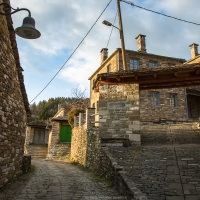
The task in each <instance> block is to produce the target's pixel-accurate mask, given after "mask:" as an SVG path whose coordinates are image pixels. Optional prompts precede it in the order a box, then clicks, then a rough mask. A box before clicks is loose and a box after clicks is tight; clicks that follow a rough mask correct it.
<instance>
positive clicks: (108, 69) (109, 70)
mask: <svg viewBox="0 0 200 200" xmlns="http://www.w3.org/2000/svg"><path fill="white" fill-rule="evenodd" d="M110 72H111V66H110V65H108V66H107V73H110Z"/></svg>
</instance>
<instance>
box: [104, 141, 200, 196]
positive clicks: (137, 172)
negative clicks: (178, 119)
mask: <svg viewBox="0 0 200 200" xmlns="http://www.w3.org/2000/svg"><path fill="white" fill-rule="evenodd" d="M107 148H108V150H109V154H110V157H112V158H113V160H114V161H115V162H117V163H118V164H119V165H120V166H123V168H124V171H125V175H126V176H127V182H130V183H134V185H135V186H136V187H137V188H138V189H139V190H141V191H142V193H145V194H146V195H147V198H148V200H200V145H197V144H184V145H159V146H155V145H151V146H150V145H149V146H138V147H128V148H125V147H107Z"/></svg>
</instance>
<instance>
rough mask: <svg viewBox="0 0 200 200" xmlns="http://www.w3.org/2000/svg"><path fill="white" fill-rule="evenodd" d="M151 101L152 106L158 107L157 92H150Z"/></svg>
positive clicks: (158, 94) (158, 95)
mask: <svg viewBox="0 0 200 200" xmlns="http://www.w3.org/2000/svg"><path fill="white" fill-rule="evenodd" d="M151 100H152V105H153V106H160V93H159V92H152V93H151Z"/></svg>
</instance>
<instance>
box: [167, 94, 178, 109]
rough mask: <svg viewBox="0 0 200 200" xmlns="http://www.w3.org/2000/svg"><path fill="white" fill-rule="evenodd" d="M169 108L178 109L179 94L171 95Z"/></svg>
mask: <svg viewBox="0 0 200 200" xmlns="http://www.w3.org/2000/svg"><path fill="white" fill-rule="evenodd" d="M169 106H170V107H171V108H178V94H177V93H170V94H169Z"/></svg>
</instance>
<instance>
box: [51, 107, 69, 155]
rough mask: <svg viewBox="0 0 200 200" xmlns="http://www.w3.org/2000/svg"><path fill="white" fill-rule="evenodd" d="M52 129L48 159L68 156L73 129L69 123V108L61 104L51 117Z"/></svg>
mask: <svg viewBox="0 0 200 200" xmlns="http://www.w3.org/2000/svg"><path fill="white" fill-rule="evenodd" d="M51 125H52V129H51V131H50V133H49V140H48V155H47V158H48V159H54V158H55V159H56V158H61V157H63V158H64V157H66V158H68V157H69V155H70V149H71V133H72V129H71V126H70V125H69V123H68V116H67V109H66V108H64V107H62V106H59V107H58V112H57V113H56V114H55V115H54V117H53V118H52V119H51Z"/></svg>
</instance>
